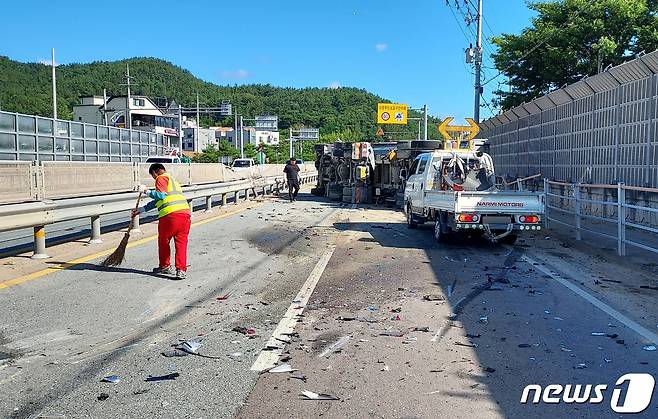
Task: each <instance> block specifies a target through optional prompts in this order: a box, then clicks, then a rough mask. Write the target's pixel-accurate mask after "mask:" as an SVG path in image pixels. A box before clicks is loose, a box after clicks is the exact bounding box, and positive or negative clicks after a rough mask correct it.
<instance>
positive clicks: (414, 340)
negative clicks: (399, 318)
mask: <svg viewBox="0 0 658 419" xmlns="http://www.w3.org/2000/svg"><path fill="white" fill-rule="evenodd" d="M417 340H418V338H417V337H416V336H407V338H406V339H405V340H404V341H403V342H402V343H404V344H407V345H408V344H410V343H412V342H416V341H417Z"/></svg>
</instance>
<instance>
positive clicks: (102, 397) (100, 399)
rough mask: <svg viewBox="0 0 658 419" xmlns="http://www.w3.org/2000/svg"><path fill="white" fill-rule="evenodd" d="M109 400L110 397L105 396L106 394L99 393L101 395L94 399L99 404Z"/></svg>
mask: <svg viewBox="0 0 658 419" xmlns="http://www.w3.org/2000/svg"><path fill="white" fill-rule="evenodd" d="M109 398H110V395H109V394H107V393H101V394H99V395H98V397H96V399H97V400H98V401H100V402H103V401H105V400H107V399H109Z"/></svg>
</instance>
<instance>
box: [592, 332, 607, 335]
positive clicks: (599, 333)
mask: <svg viewBox="0 0 658 419" xmlns="http://www.w3.org/2000/svg"><path fill="white" fill-rule="evenodd" d="M592 336H605V333H603V332H592Z"/></svg>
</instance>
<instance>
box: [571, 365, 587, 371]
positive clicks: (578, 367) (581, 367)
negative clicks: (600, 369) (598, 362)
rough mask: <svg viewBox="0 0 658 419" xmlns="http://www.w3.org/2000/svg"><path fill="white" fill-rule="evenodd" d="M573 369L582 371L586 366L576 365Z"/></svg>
mask: <svg viewBox="0 0 658 419" xmlns="http://www.w3.org/2000/svg"><path fill="white" fill-rule="evenodd" d="M574 368H575V369H577V370H584V369H585V368H587V365H586V364H578V365H576V366H575V367H574Z"/></svg>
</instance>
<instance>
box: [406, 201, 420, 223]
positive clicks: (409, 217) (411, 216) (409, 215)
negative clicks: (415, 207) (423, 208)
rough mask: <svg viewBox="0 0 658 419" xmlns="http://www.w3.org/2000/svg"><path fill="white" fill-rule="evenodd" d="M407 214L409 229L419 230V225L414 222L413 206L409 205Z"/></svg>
mask: <svg viewBox="0 0 658 419" xmlns="http://www.w3.org/2000/svg"><path fill="white" fill-rule="evenodd" d="M406 214H407V227H408V228H417V227H418V223H416V221H415V220H414V215H413V213H412V212H411V205H407V211H406Z"/></svg>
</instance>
